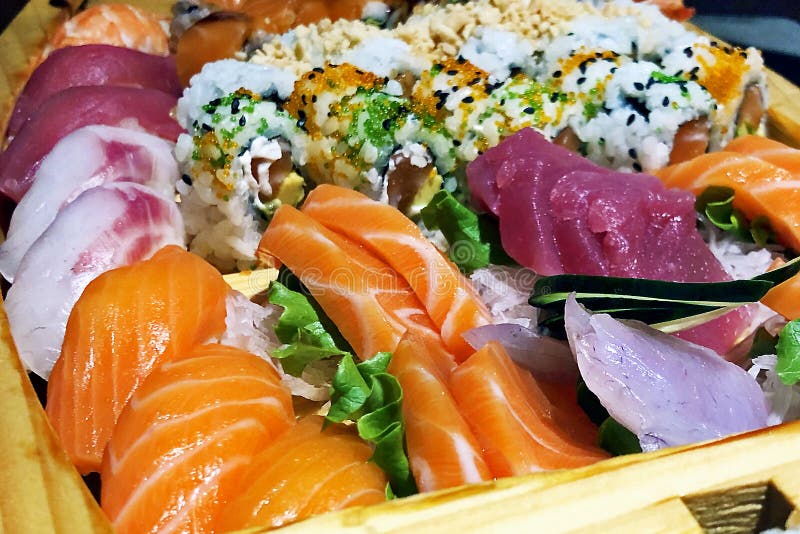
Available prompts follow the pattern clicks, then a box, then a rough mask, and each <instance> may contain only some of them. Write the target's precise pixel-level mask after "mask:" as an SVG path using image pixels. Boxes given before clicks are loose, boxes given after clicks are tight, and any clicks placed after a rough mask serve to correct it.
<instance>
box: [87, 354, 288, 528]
mask: <svg viewBox="0 0 800 534" xmlns="http://www.w3.org/2000/svg"><path fill="white" fill-rule="evenodd" d="M294 424H295V422H294V412H293V410H292V398H291V394H290V393H289V391H288V389H286V387H285V386H283V385H282V384H281V381H280V377H279V376H278V373H277V372H276V371H275V369H274V368H273V367H272V366H271V365H270V364H269V363H267V362H266V361H265V360H263V359H261V358H259V357H258V356H255V355H253V354H250V353H248V352H245V351H243V350H241V349H237V348H233V347H226V346H224V345H216V344H213V345H204V346H200V347H198V348H195V349H193V350H190V351H189V352H187V353H185V354H183V355H180V356H178V357H177V358H176V359H173V360H171V361H167V362H164V363H162V364H161V365H160V366H159V367H157V368H156V369H154V370H153V372H152V373H150V375H149V376H148V377H147V378H146V379H145V380H144V382H142V385H141V386H140V387H139V388H138V389H137V390H136V392H135V393H134V394H133V396H132V397H131V399H130V400H129V401H128V404H127V405H126V406H125V408H124V409H123V411H122V413H121V414H120V417H119V421H118V423H117V426H116V428H115V429H114V433H113V434H112V436H111V440H110V441H109V443H108V447H107V449H106V452H105V454H104V455H103V466H102V471H101V481H102V495H101V502H102V508H103V511H104V512H105V513H106V514H107V515H108V517H109V519H111V521H112V523H113V525H114V528H115V530H116V532H118V533H120V534H125V533H128V532H130V533H138V532H151V533H156V532H164V533H166V532H217V531H219V529H218V528H217V526H216V521H217V520H218V519H219V516H220V513H221V510H222V508H223V507H224V505H225V503H226V502H228V501H229V500H231V499H232V498H233V496H235V495H237V494H238V493H239V492H240V491H242V488H243V486H242V485H241V482H242V479H243V476H244V474H245V472H247V471H248V470H249V466H250V462H251V461H252V459H253V458H254V457H255V456H256V454H257V453H259V452H260V451H262V450H263V449H264V448H265V447H267V446H269V444H270V443H272V442H273V441H274V440H275V439H276V438H277V437H278V436H279V435H280V434H282V433H283V432H285V431H287V429H289V428H290V427H292V426H293V425H294Z"/></svg>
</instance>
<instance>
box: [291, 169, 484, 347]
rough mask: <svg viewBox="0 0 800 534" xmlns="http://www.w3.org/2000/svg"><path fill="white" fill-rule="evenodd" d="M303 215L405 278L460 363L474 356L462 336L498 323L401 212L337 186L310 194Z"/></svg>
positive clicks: (323, 187) (439, 253) (437, 251)
mask: <svg viewBox="0 0 800 534" xmlns="http://www.w3.org/2000/svg"><path fill="white" fill-rule="evenodd" d="M303 212H304V213H306V214H308V215H310V216H311V217H312V218H314V219H316V220H317V221H319V222H321V223H322V224H323V225H324V226H326V227H328V228H330V229H331V230H334V231H336V232H340V233H342V234H344V235H345V236H347V237H348V238H350V239H352V240H353V241H356V242H357V243H359V244H361V245H364V246H365V247H367V248H368V249H369V250H370V252H372V253H373V254H375V255H376V256H377V257H378V258H380V259H381V260H383V261H385V262H386V263H388V264H389V265H390V266H391V267H392V268H393V269H394V270H395V271H397V272H398V273H400V276H402V277H403V278H404V279H405V280H406V281H407V282H408V283H409V285H410V286H411V288H412V289H413V290H414V293H416V295H417V297H419V299H420V301H422V303H423V304H424V306H425V309H426V310H427V311H428V314H429V315H430V317H431V319H433V322H434V323H435V324H436V326H438V327H439V328H440V329H441V334H442V339H443V340H444V342H445V345H446V346H447V348H448V349H449V350H450V351H451V352H452V353H453V354H454V355H455V356H456V359H457V360H458V361H463V360H465V359H466V358H467V357H468V356H469V355H470V354H472V352H473V350H472V348H471V347H470V346H469V344H468V343H467V342H466V340H465V339H464V338H463V337H462V336H461V334H462V333H463V332H465V331H467V330H470V329H472V328H476V327H479V326H483V325H487V324H490V323H491V322H492V320H491V316H490V315H489V312H488V311H487V310H486V307H485V306H484V304H483V302H482V301H481V300H480V298H479V297H478V296H477V294H476V293H475V291H474V290H473V288H472V286H471V285H470V282H469V281H468V280H467V279H466V278H465V277H464V276H463V275H462V274H461V273H460V272H459V270H458V268H457V267H456V266H455V265H454V264H453V262H451V261H450V260H448V259H447V258H445V257H444V256H443V255H442V253H441V252H440V251H439V250H438V249H437V248H436V247H435V246H434V245H433V243H431V242H430V241H429V240H428V239H426V238H425V236H424V235H423V234H422V232H421V231H420V229H419V227H417V225H416V224H414V223H413V222H412V221H411V220H410V219H409V218H407V217H406V216H405V215H403V213H402V212H400V211H399V210H398V209H396V208H394V207H392V206H389V205H388V204H383V203H381V202H377V201H375V200H372V199H370V198H369V197H367V196H366V195H364V194H362V193H359V192H357V191H353V190H352V189H346V188H343V187H338V186H334V185H320V186H318V187H317V188H315V189H314V190H313V191H312V192H311V193H309V195H308V198H307V199H306V201H305V203H304V204H303Z"/></svg>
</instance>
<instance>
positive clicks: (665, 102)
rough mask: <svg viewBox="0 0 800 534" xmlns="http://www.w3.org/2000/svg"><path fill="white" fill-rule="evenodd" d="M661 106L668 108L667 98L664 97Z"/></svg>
mask: <svg viewBox="0 0 800 534" xmlns="http://www.w3.org/2000/svg"><path fill="white" fill-rule="evenodd" d="M661 105H662V106H664V107H667V106H669V97H668V96H665V97H664V100H662V101H661Z"/></svg>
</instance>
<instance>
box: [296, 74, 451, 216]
mask: <svg viewBox="0 0 800 534" xmlns="http://www.w3.org/2000/svg"><path fill="white" fill-rule="evenodd" d="M286 110H287V111H288V112H290V113H292V114H293V115H294V116H295V117H297V119H298V121H297V123H298V125H300V126H301V127H302V128H303V129H304V131H305V132H306V134H307V139H308V142H307V144H306V150H307V154H308V158H307V161H306V162H305V165H304V167H303V169H302V172H303V173H304V174H305V175H306V176H307V177H308V178H309V179H310V180H311V181H313V182H314V183H317V184H321V183H331V184H336V185H341V186H344V187H348V188H351V189H356V190H358V191H361V192H363V193H365V194H367V195H369V196H370V197H372V198H374V199H381V200H383V201H385V202H390V200H391V203H395V202H397V203H400V202H401V199H400V198H399V197H406V196H408V195H399V196H398V192H397V190H396V189H397V187H396V186H397V185H399V184H397V183H396V181H397V180H393V179H392V176H393V175H394V177H395V178H397V177H398V176H399V175H397V173H398V172H399V173H402V174H405V175H406V176H408V174H409V173H410V172H412V171H413V173H414V175H415V176H414V177H413V178H410V179H411V180H412V181H421V182H422V183H420V184H418V185H419V186H420V187H422V186H423V185H424V184H425V182H427V181H428V178H430V179H431V180H433V181H434V182H439V183H440V181H441V178H440V176H439V174H440V172H441V173H442V174H446V173H448V172H450V171H452V169H453V158H452V157H451V154H450V150H451V147H450V145H449V144H448V143H447V141H446V139H445V138H444V137H443V135H442V134H440V133H438V132H436V131H435V129H433V128H431V124H429V123H428V122H427V121H426V120H425V119H424V118H422V117H419V116H418V115H416V114H415V113H414V112H413V106H412V103H411V101H410V100H409V99H408V98H406V97H405V96H403V88H402V86H401V84H400V83H399V82H398V81H397V80H390V79H389V78H388V77H380V76H378V75H376V74H375V73H372V72H368V71H366V70H362V69H360V68H358V67H356V66H354V65H350V64H348V63H343V64H340V65H333V64H327V65H326V66H324V67H315V68H314V69H312V70H311V71H310V72H308V73H306V74H305V75H303V76H302V77H301V78H300V79H299V80H298V82H297V83H296V84H295V90H294V92H293V93H292V95H291V97H290V98H289V100H288V101H287V103H286ZM404 167H405V170H400V169H402V168H404ZM413 168H416V169H418V170H414V169H413ZM393 182H394V183H393ZM390 186H391V187H390ZM390 189H392V190H391V191H390ZM412 189H416V188H412ZM417 190H418V189H417ZM409 193H410V194H411V195H412V197H413V193H412V192H409ZM390 197H392V198H391V199H390ZM403 200H404V201H405V202H412V201H413V200H414V199H413V198H404V199H403Z"/></svg>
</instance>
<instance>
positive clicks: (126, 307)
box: [47, 186, 229, 473]
mask: <svg viewBox="0 0 800 534" xmlns="http://www.w3.org/2000/svg"><path fill="white" fill-rule="evenodd" d="M137 187H138V186H137ZM228 292H229V289H228V286H227V284H226V283H225V281H224V280H223V279H222V275H220V274H219V272H217V271H216V269H214V268H213V267H212V266H211V265H209V264H207V263H206V262H204V261H203V260H202V259H200V258H199V257H198V256H195V255H194V254H191V253H189V252H186V251H185V250H183V249H181V248H179V247H177V246H168V247H164V248H162V249H161V250H159V251H158V252H157V253H156V254H155V255H154V256H153V257H152V258H151V259H149V260H146V261H142V262H139V263H136V264H134V265H130V266H128V267H121V268H119V269H115V270H113V271H109V272H107V273H104V274H102V275H100V276H99V277H98V278H96V279H95V280H94V281H93V282H92V283H91V284H89V285H88V286H87V288H86V290H85V291H84V292H83V295H81V298H80V299H79V300H78V302H77V303H76V304H75V307H74V308H73V310H72V313H71V314H70V316H69V322H68V323H67V333H66V336H65V338H64V348H63V350H62V351H61V357H60V358H59V359H58V362H56V365H55V367H54V368H53V374H52V375H51V376H50V382H49V384H48V389H47V415H48V416H49V417H50V422H51V423H52V424H53V428H55V430H56V432H57V433H58V435H59V437H60V438H61V443H62V445H63V446H64V449H65V450H66V451H67V453H68V454H69V457H70V459H71V460H72V462H73V463H74V464H75V465H76V467H77V468H78V470H79V471H81V472H82V473H88V472H91V471H96V470H97V469H99V467H100V460H101V458H102V455H103V450H104V449H105V446H106V443H108V440H109V438H110V437H111V431H112V430H113V428H114V424H115V423H116V421H117V418H118V417H119V414H120V412H121V411H122V409H123V407H124V406H125V403H126V402H128V399H129V398H130V396H131V394H132V393H133V391H134V390H135V389H136V388H137V386H138V385H139V384H141V382H142V381H143V380H144V379H145V377H147V375H148V374H150V371H151V370H152V369H153V368H155V367H156V366H157V365H159V364H160V363H161V362H165V361H169V360H171V359H172V358H174V357H176V356H180V355H181V354H184V353H186V352H187V351H189V350H190V349H191V348H192V347H194V346H196V345H198V344H200V343H203V342H205V341H207V340H209V339H212V338H216V337H218V336H219V335H220V334H222V332H223V330H224V329H225V303H226V302H225V301H226V295H227V294H228Z"/></svg>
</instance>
